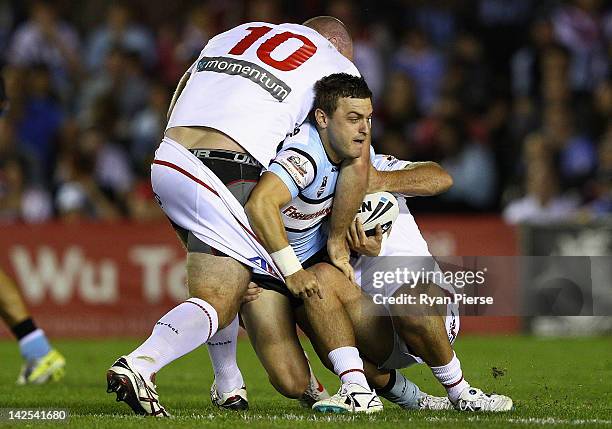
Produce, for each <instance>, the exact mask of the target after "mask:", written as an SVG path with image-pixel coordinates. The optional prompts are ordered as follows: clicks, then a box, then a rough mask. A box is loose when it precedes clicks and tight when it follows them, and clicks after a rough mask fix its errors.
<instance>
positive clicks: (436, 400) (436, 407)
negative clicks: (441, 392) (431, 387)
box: [417, 392, 455, 411]
mask: <svg viewBox="0 0 612 429" xmlns="http://www.w3.org/2000/svg"><path fill="white" fill-rule="evenodd" d="M454 409H455V406H454V405H453V403H452V402H451V401H450V399H448V396H433V395H430V394H428V393H425V392H421V396H420V398H419V402H418V408H417V410H433V411H443V410H454Z"/></svg>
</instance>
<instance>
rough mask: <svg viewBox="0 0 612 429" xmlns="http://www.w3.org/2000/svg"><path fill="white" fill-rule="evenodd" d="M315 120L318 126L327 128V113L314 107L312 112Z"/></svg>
mask: <svg viewBox="0 0 612 429" xmlns="http://www.w3.org/2000/svg"><path fill="white" fill-rule="evenodd" d="M314 117H315V120H316V121H317V125H318V127H319V128H327V115H326V114H325V112H324V111H323V110H321V109H316V110H315V112H314Z"/></svg>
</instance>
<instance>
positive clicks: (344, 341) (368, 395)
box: [304, 264, 382, 413]
mask: <svg viewBox="0 0 612 429" xmlns="http://www.w3.org/2000/svg"><path fill="white" fill-rule="evenodd" d="M308 270H310V271H312V272H314V273H315V275H316V276H317V281H318V283H319V290H320V291H321V292H322V296H323V298H319V297H317V296H311V297H309V298H307V299H305V300H304V314H305V315H306V318H307V319H308V321H309V326H310V330H312V333H313V334H312V335H313V337H314V338H317V349H318V353H320V355H322V356H327V358H328V359H329V361H330V362H331V364H332V367H333V370H334V372H335V373H336V374H337V375H338V376H339V377H340V380H341V381H342V386H341V388H340V390H339V392H338V393H337V394H336V395H334V396H332V397H331V398H329V399H325V400H321V401H319V402H317V403H315V404H314V405H313V409H315V410H317V411H323V412H346V411H349V412H366V413H371V412H378V411H381V410H382V403H381V402H380V399H378V397H377V396H376V394H375V393H374V391H372V390H371V389H370V386H369V385H368V382H367V379H366V377H365V372H364V370H363V362H362V360H361V357H360V356H359V350H358V349H357V347H356V342H355V335H354V332H353V326H352V323H351V320H350V318H349V316H348V313H347V312H346V310H345V308H344V306H343V305H342V301H341V300H340V298H339V297H338V294H337V292H336V290H338V288H336V287H335V286H334V285H331V284H330V283H329V282H328V280H330V279H331V280H332V281H334V280H336V279H340V278H342V279H343V280H342V281H343V282H348V280H347V279H346V277H345V276H344V275H343V274H342V273H341V272H340V271H339V270H338V269H337V268H335V267H333V266H331V265H330V264H317V265H315V266H313V267H311V268H309V269H308ZM330 273H334V274H333V275H330ZM336 275H337V276H336ZM345 284H346V283H345ZM348 287H349V288H352V289H356V286H355V285H353V284H352V283H350V282H348Z"/></svg>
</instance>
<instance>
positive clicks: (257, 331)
mask: <svg viewBox="0 0 612 429" xmlns="http://www.w3.org/2000/svg"><path fill="white" fill-rule="evenodd" d="M240 313H241V316H242V320H243V322H244V326H245V328H246V331H247V333H248V335H249V339H250V340H251V343H252V344H253V348H254V349H255V352H256V353H257V356H258V357H259V360H260V361H261V363H262V365H263V366H264V368H265V370H266V372H267V373H268V376H269V377H270V381H272V383H273V384H274V386H275V387H276V388H277V389H279V390H280V391H281V393H283V394H286V395H288V396H299V395H301V394H302V393H303V392H304V389H305V388H306V386H307V384H308V380H309V370H308V362H307V361H306V356H305V355H304V351H303V349H302V346H301V344H300V341H299V338H298V336H297V332H296V326H295V319H294V316H293V311H292V307H291V303H290V301H289V299H288V298H287V297H286V296H284V295H282V294H280V293H277V292H274V291H271V290H264V291H263V292H262V293H261V295H260V296H259V298H258V299H256V300H255V301H253V302H249V303H247V304H244V305H243V306H242V309H241V311H240Z"/></svg>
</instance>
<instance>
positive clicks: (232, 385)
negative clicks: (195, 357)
mask: <svg viewBox="0 0 612 429" xmlns="http://www.w3.org/2000/svg"><path fill="white" fill-rule="evenodd" d="M239 327H240V326H239V325H238V316H236V318H234V320H233V321H232V323H230V324H229V325H228V326H227V327H225V328H223V329H221V330H219V331H217V333H216V334H215V335H213V336H212V337H211V339H210V340H208V342H207V343H206V344H207V345H208V354H209V355H210V361H211V362H212V366H213V370H214V371H215V383H216V384H217V390H218V391H219V392H224V393H227V392H231V391H232V390H234V389H239V388H241V387H242V386H244V380H243V378H242V373H241V372H240V369H239V368H238V362H237V361H236V343H237V340H238V328H239Z"/></svg>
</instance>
